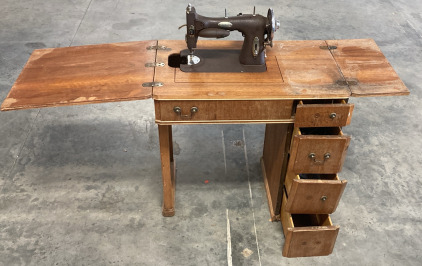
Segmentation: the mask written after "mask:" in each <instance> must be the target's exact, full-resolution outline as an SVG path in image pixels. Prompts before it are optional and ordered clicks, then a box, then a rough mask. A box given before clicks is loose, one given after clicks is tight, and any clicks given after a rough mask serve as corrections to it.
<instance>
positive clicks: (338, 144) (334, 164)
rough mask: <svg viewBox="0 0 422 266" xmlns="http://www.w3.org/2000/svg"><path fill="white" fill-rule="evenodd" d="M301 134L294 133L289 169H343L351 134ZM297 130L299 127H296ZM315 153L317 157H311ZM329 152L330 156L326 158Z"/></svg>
mask: <svg viewBox="0 0 422 266" xmlns="http://www.w3.org/2000/svg"><path fill="white" fill-rule="evenodd" d="M338 130H339V131H340V133H339V134H337V135H300V134H294V136H293V138H292V145H291V155H290V160H289V171H292V172H293V173H295V174H308V173H313V174H335V173H338V172H340V171H341V168H342V167H343V162H344V160H345V158H346V152H347V148H348V147H349V144H350V139H351V138H350V136H347V135H343V134H342V132H341V130H340V129H338ZM295 131H296V132H297V128H295ZM311 153H314V154H315V158H314V159H312V158H310V157H309V154H311ZM327 153H329V154H330V158H329V159H324V155H325V154H327Z"/></svg>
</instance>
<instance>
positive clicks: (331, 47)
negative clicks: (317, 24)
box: [319, 45, 337, 50]
mask: <svg viewBox="0 0 422 266" xmlns="http://www.w3.org/2000/svg"><path fill="white" fill-rule="evenodd" d="M319 49H323V50H335V49H337V46H335V45H328V46H325V45H321V46H320V47H319Z"/></svg>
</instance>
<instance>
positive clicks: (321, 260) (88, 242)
mask: <svg viewBox="0 0 422 266" xmlns="http://www.w3.org/2000/svg"><path fill="white" fill-rule="evenodd" d="M192 3H193V4H194V5H195V6H196V7H197V10H198V12H200V13H202V14H204V15H209V16H219V15H222V14H223V12H224V8H227V10H228V12H229V14H231V15H233V14H237V13H238V12H243V13H246V12H250V11H251V10H252V6H253V5H254V4H255V5H256V8H257V12H258V13H261V14H265V13H266V10H267V8H268V7H273V8H274V10H275V14H276V16H277V17H278V18H279V19H280V20H281V29H280V30H279V31H278V32H277V33H276V37H275V39H277V40H285V39H286V40H287V39H342V38H343V39H344V38H374V39H375V40H376V41H377V43H378V44H379V46H380V47H381V49H382V51H383V52H384V53H385V55H386V56H387V58H388V59H389V60H390V62H391V64H392V66H393V67H394V68H395V69H396V71H397V73H398V74H399V75H400V77H401V78H402V79H403V81H404V82H405V84H406V85H407V86H408V87H409V89H410V91H411V95H410V96H407V97H384V98H356V99H352V102H353V103H355V112H354V116H353V119H352V124H351V126H349V127H347V128H344V131H345V132H346V133H347V134H350V135H351V136H352V143H351V146H350V148H349V151H348V157H347V159H346V162H345V165H344V168H343V171H342V173H341V174H340V176H341V177H342V178H345V179H347V180H348V181H349V183H348V186H347V188H346V191H345V193H344V196H343V198H342V200H341V203H340V205H339V207H338V210H337V212H335V213H334V214H333V215H332V219H333V221H334V223H335V224H338V225H340V226H341V229H340V234H339V237H338V240H337V243H336V246H335V249H334V252H333V254H332V255H330V256H327V257H313V258H297V259H287V258H283V257H282V256H281V249H282V246H283V243H284V237H283V234H282V231H281V225H280V223H271V222H269V214H268V208H267V202H266V196H265V192H264V187H263V182H262V176H261V170H260V165H259V158H260V156H261V152H262V145H263V133H264V127H263V126H262V125H214V126H212V125H207V126H175V127H174V141H175V143H174V145H175V152H176V160H177V166H178V178H177V196H176V201H177V203H176V208H177V212H176V216H175V217H173V218H163V217H162V216H161V172H160V161H159V147H158V139H157V127H156V125H155V124H154V113H153V104H152V101H150V100H149V101H134V102H122V103H112V104H99V105H86V106H74V107H62V108H46V109H36V110H25V111H15V112H6V113H0V177H1V180H0V189H1V193H0V265H227V263H228V262H227V250H228V249H227V223H228V221H229V222H230V233H231V245H232V262H233V265H421V261H422V259H421V255H420V253H421V250H422V234H421V231H422V230H421V229H422V223H421V222H422V218H421V206H422V204H421V193H420V188H421V180H422V179H421V173H422V156H421V151H422V141H421V138H422V134H421V129H422V126H421V124H422V123H421V122H422V120H421V117H422V108H421V96H422V92H421V85H420V84H421V83H422V77H421V75H420V73H422V65H421V63H420V62H421V61H422V53H421V47H422V46H421V44H422V3H421V2H420V1H416V0H413V1H405V0H394V1H393V0H388V1H381V0H356V1H322V0H316V1H303V0H302V1H299V0H295V1H291V0H286V1H240V0H235V1H231V2H226V1H212V0H210V1H192ZM186 5H187V2H185V1H177V2H176V1H170V0H163V1H139V0H138V1H136V0H128V1H124V0H104V1H100V0H62V1H59V0H51V1H43V0H32V1H29V0H27V1H24V0H21V1H19V0H2V1H1V2H0V101H3V99H4V98H5V97H6V95H7V93H8V91H9V89H10V88H11V86H12V84H13V82H14V81H15V79H16V78H17V76H18V74H19V73H20V70H21V69H22V67H23V66H24V64H25V62H26V60H27V59H28V57H29V55H30V53H31V52H32V50H33V49H36V48H44V47H60V46H69V45H84V44H95V43H108V42H122V41H133V40H149V39H183V37H184V36H183V32H182V31H178V30H177V26H179V25H181V24H183V23H184V8H185V6H186ZM231 38H235V39H239V38H240V34H238V35H234V36H232V37H231ZM206 180H208V183H206V182H205V181H206ZM250 193H251V194H250ZM245 251H249V253H248V252H245Z"/></svg>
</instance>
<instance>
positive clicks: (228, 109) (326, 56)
mask: <svg viewBox="0 0 422 266" xmlns="http://www.w3.org/2000/svg"><path fill="white" fill-rule="evenodd" d="M273 44H274V45H273V47H272V48H271V49H267V71H266V72H263V73H184V72H181V71H180V69H175V68H172V67H169V66H168V65H167V60H168V56H169V55H170V54H172V53H177V52H179V51H181V50H183V49H186V43H185V42H184V41H182V40H178V41H171V40H165V41H162V40H160V41H140V42H128V43H115V44H101V45H87V46H80V47H64V48H53V49H40V50H35V51H34V52H33V53H32V55H31V57H30V58H29V60H28V63H27V64H26V65H25V67H24V69H23V70H22V72H21V74H20V75H19V77H18V79H17V80H16V82H15V84H14V85H13V87H12V89H11V91H10V93H9V95H8V96H7V98H6V99H5V101H4V102H3V104H2V105H1V110H2V111H7V110H16V109H27V108H40V107H53V106H64V105H76V104H90V103H104V102H115V101H129V100H141V99H148V98H153V99H154V105H155V115H156V120H155V121H156V123H157V124H158V129H159V141H160V156H161V170H162V171H161V173H162V180H163V215H164V216H173V215H175V207H174V206H175V202H174V201H175V176H176V174H175V162H174V157H173V145H172V143H173V142H172V129H171V126H172V125H178V124H204V123H209V124H222V123H265V124H267V125H266V132H265V141H264V151H263V156H262V159H261V165H262V170H263V177H264V183H265V189H266V192H267V198H268V206H269V210H270V215H271V219H272V220H273V221H276V220H282V224H283V231H284V234H285V245H284V248H283V255H284V256H287V257H299V256H321V255H328V254H330V253H331V252H332V250H333V247H334V244H335V240H336V237H337V234H338V232H339V226H334V225H333V224H332V222H331V219H330V216H329V215H328V214H330V213H332V212H334V211H335V210H336V207H337V205H338V203H339V201H340V198H341V195H342V193H343V191H344V189H345V186H346V183H347V181H345V180H340V179H339V177H338V175H337V173H338V172H340V171H341V168H342V165H343V162H344V160H345V156H346V151H347V148H348V146H349V143H350V137H349V136H346V135H344V134H343V132H342V131H341V127H344V126H347V125H349V123H350V121H351V117H352V112H353V107H354V106H353V104H349V103H348V99H349V97H353V96H359V97H362V96H384V95H407V94H409V91H408V89H407V88H406V86H405V85H404V84H403V82H402V81H401V80H400V78H399V77H398V76H397V74H396V73H395V71H394V69H392V67H391V65H390V64H389V63H388V61H387V59H386V58H385V57H384V55H383V54H382V52H381V51H380V49H379V48H378V46H377V45H376V44H375V42H374V41H373V40H371V39H364V40H327V41H324V40H313V41H311V40H307V41H274V43H273ZM241 46H242V42H238V41H202V40H200V41H198V47H201V48H204V49H216V48H218V49H240V48H241ZM105 115H106V114H105Z"/></svg>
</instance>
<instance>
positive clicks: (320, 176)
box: [295, 174, 339, 181]
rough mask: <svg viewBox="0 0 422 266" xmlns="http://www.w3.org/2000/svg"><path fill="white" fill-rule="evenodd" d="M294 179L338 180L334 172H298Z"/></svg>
mask: <svg viewBox="0 0 422 266" xmlns="http://www.w3.org/2000/svg"><path fill="white" fill-rule="evenodd" d="M295 179H298V180H300V179H302V180H336V181H337V180H339V179H338V176H337V175H336V174H299V175H296V176H295Z"/></svg>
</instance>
